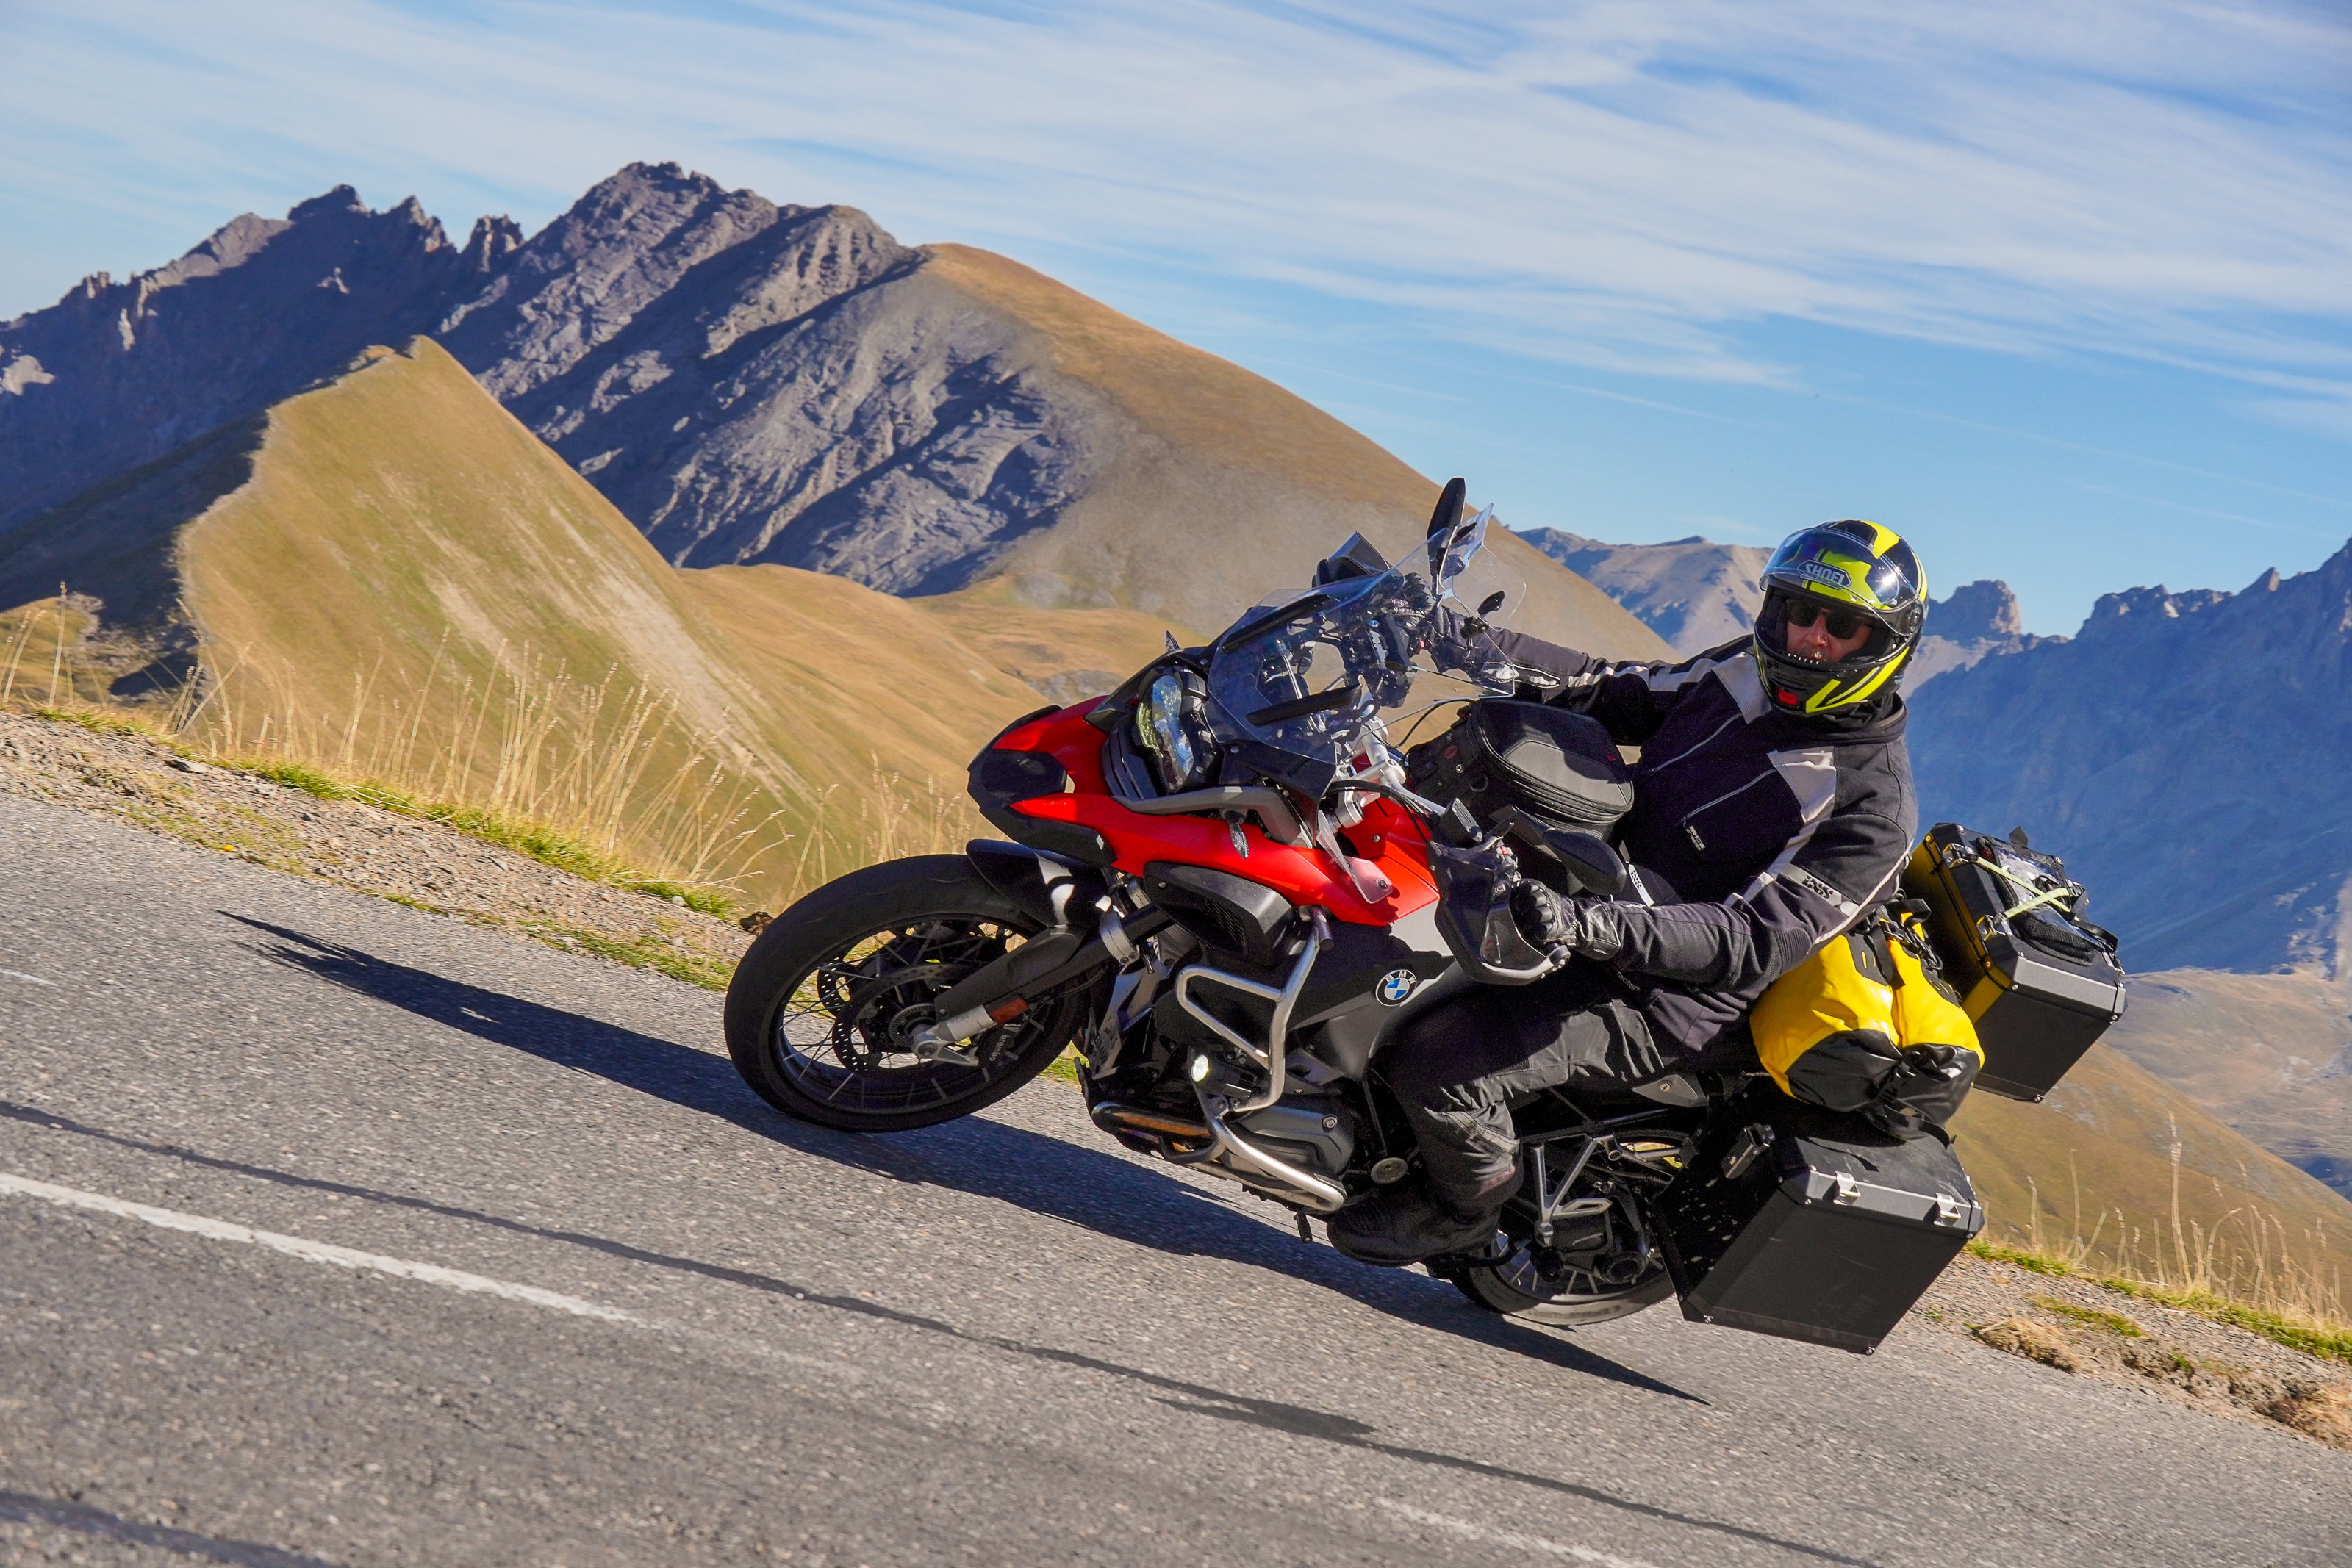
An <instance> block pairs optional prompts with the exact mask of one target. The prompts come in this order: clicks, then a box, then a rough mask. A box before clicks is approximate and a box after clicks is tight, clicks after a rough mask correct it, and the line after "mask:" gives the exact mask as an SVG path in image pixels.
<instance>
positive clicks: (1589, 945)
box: [1511, 882, 1625, 958]
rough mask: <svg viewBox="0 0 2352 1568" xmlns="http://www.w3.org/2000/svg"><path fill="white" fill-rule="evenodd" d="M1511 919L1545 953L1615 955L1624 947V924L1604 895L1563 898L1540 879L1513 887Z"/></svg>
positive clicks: (1593, 956)
mask: <svg viewBox="0 0 2352 1568" xmlns="http://www.w3.org/2000/svg"><path fill="white" fill-rule="evenodd" d="M1511 918H1512V919H1513V920H1515V921H1517V923H1518V927H1519V934H1520V935H1521V936H1525V937H1526V938H1527V939H1528V942H1529V943H1530V944H1531V945H1533V946H1538V947H1540V948H1542V949H1544V950H1545V951H1546V952H1550V951H1553V950H1554V949H1556V948H1566V949H1567V950H1568V951H1569V952H1570V953H1573V954H1576V955H1578V956H1580V957H1586V958H1614V957H1615V956H1617V955H1618V954H1620V953H1622V952H1623V951H1624V950H1625V927H1624V923H1623V922H1622V921H1621V920H1620V919H1619V918H1618V916H1617V906H1616V905H1615V904H1612V903H1611V902H1610V901H1609V900H1608V899H1605V898H1563V897H1561V896H1560V895H1559V894H1557V893H1554V892H1553V891H1552V890H1551V889H1550V888H1549V887H1546V886H1545V885H1544V884H1543V883H1539V882H1523V883H1519V885H1518V886H1517V887H1515V888H1513V889H1512V890H1511Z"/></svg>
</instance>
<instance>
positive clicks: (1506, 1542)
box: [1375, 1497, 1651, 1568]
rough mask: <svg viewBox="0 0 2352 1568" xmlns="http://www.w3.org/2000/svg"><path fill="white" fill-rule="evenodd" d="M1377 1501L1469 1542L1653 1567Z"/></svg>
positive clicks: (1608, 1567) (1604, 1567)
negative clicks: (1481, 1542)
mask: <svg viewBox="0 0 2352 1568" xmlns="http://www.w3.org/2000/svg"><path fill="white" fill-rule="evenodd" d="M1375 1501H1377V1502H1378V1503H1379V1504H1380V1506H1381V1507H1382V1508H1384V1509H1387V1510H1388V1511H1390V1512H1391V1513H1392V1514H1395V1515H1396V1516H1397V1517H1398V1518H1399V1519H1409V1520H1411V1521H1412V1522H1413V1523H1415V1524H1425V1525H1427V1526H1428V1527H1429V1528H1430V1529H1432V1530H1442V1531H1445V1532H1446V1533H1447V1534H1449V1535H1458V1536H1461V1537H1462V1538H1463V1539H1464V1540H1465V1541H1483V1542H1486V1543H1488V1544H1489V1545H1493V1546H1507V1547H1509V1548H1510V1549H1511V1550H1512V1551H1514V1552H1542V1553H1544V1554H1545V1555H1546V1556H1548V1557H1565V1558H1567V1559H1568V1560H1569V1561H1570V1562H1571V1563H1592V1564H1594V1568H1651V1564H1649V1563H1644V1562H1643V1561H1642V1560H1641V1559H1640V1558H1638V1557H1620V1556H1618V1555H1617V1554H1616V1553H1615V1552H1596V1551H1594V1550H1593V1549H1592V1548H1591V1547H1590V1546H1576V1545H1571V1544H1570V1543H1569V1542H1565V1541H1546V1540H1545V1539H1544V1538H1543V1537H1542V1536H1540V1535H1522V1534H1520V1533H1519V1532H1518V1531H1516V1530H1495V1529H1491V1528H1489V1527H1488V1526H1486V1525H1483V1524H1473V1523H1471V1522H1470V1521H1468V1520H1466V1519H1454V1518H1451V1517H1449V1516H1447V1515H1445V1514H1442V1513H1432V1512H1430V1511H1428V1510H1427V1509H1425V1508H1415V1507H1413V1506H1412V1504H1411V1503H1409V1502H1399V1501H1397V1500H1395V1499H1394V1498H1387V1497H1384V1498H1378V1499H1375Z"/></svg>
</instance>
